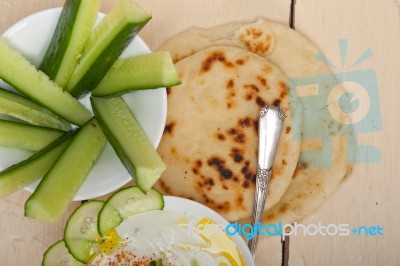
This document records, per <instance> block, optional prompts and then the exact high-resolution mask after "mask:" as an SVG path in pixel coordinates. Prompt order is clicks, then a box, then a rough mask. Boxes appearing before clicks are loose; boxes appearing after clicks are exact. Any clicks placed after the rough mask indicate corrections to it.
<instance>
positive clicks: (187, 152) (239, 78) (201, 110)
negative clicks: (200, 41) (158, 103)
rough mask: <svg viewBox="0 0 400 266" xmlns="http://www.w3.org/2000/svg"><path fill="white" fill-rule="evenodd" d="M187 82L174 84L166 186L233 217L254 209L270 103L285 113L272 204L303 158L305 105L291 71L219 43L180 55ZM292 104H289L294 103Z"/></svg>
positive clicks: (164, 153)
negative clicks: (291, 86) (290, 80)
mask: <svg viewBox="0 0 400 266" xmlns="http://www.w3.org/2000/svg"><path fill="white" fill-rule="evenodd" d="M176 69H177V71H178V73H179V75H180V78H181V80H182V84H181V85H179V86H176V87H173V88H171V89H169V90H168V115H167V122H166V127H165V132H164V136H163V138H162V140H161V143H160V146H159V148H158V152H159V154H160V155H161V157H162V158H163V160H164V162H165V163H166V165H167V170H166V171H165V172H164V174H163V175H162V177H161V179H160V181H159V182H158V184H157V186H156V187H157V188H158V189H160V190H161V191H162V192H164V193H165V194H172V195H178V196H182V197H186V198H191V199H194V200H196V201H198V202H201V203H203V204H205V205H208V206H209V207H211V208H213V209H214V210H216V211H218V212H219V213H220V214H222V215H223V216H224V217H225V218H226V219H227V220H229V221H236V220H238V219H241V218H245V217H248V216H249V215H251V212H252V206H253V200H254V188H255V180H256V169H257V156H258V114H259V111H260V110H261V108H263V107H264V106H266V105H271V106H272V105H273V106H279V107H281V108H282V109H283V110H284V112H285V113H286V115H287V118H286V120H285V123H284V126H283V133H282V135H281V140H282V141H281V142H280V145H279V147H278V151H277V155H276V160H275V164H274V171H273V175H272V177H271V181H270V188H271V189H270V190H269V192H268V202H267V206H266V208H268V207H271V206H273V205H274V204H275V203H276V202H278V201H279V199H280V198H281V197H282V195H283V193H284V192H285V191H286V189H287V187H288V185H289V183H290V181H291V179H292V175H293V173H294V170H295V168H296V165H297V161H298V157H299V153H300V141H299V140H296V139H295V138H294V137H293V136H292V130H291V127H296V128H298V127H300V119H301V109H300V105H299V103H298V102H296V101H290V105H289V97H290V95H288V88H287V78H286V77H285V76H284V75H283V73H282V72H281V71H280V70H279V69H278V68H277V67H276V66H275V65H273V64H272V63H270V62H268V61H267V60H265V59H264V58H262V57H260V56H258V55H256V54H253V53H250V52H247V51H245V50H243V49H239V48H235V47H228V46H213V47H210V48H206V49H203V50H200V51H198V52H197V53H195V54H193V55H191V56H189V57H187V58H185V59H183V60H181V61H179V62H178V63H177V64H176ZM289 109H291V110H289Z"/></svg>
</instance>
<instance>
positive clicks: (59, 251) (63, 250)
mask: <svg viewBox="0 0 400 266" xmlns="http://www.w3.org/2000/svg"><path fill="white" fill-rule="evenodd" d="M55 265H64V266H84V265H85V264H83V263H81V262H79V261H77V260H76V259H75V258H74V257H73V256H72V255H71V254H70V253H69V252H68V249H67V247H66V246H65V243H64V241H63V240H59V241H57V242H56V243H54V244H53V245H51V246H50V247H49V248H48V249H47V250H46V252H45V253H44V254H43V260H42V266H55Z"/></svg>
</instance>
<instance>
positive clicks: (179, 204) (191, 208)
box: [164, 196, 255, 266]
mask: <svg viewBox="0 0 400 266" xmlns="http://www.w3.org/2000/svg"><path fill="white" fill-rule="evenodd" d="M164 203H165V205H164V210H175V211H186V212H187V213H188V214H190V216H194V217H198V218H199V220H200V219H202V218H209V219H211V220H212V221H214V222H215V223H217V224H218V225H222V226H224V227H226V226H227V225H229V222H228V221H227V220H225V219H224V218H223V217H222V216H221V215H219V214H218V213H217V212H215V211H214V210H212V209H210V208H208V207H206V206H205V205H203V204H200V203H198V202H196V201H192V200H189V199H185V198H180V197H173V196H164ZM230 237H231V239H232V240H233V241H234V242H235V243H236V245H237V247H238V248H239V250H240V252H241V254H242V257H243V260H244V263H245V265H246V266H255V262H254V258H253V256H252V255H251V253H250V250H249V248H248V247H247V245H246V242H245V241H244V240H243V238H242V237H241V236H239V235H234V236H230Z"/></svg>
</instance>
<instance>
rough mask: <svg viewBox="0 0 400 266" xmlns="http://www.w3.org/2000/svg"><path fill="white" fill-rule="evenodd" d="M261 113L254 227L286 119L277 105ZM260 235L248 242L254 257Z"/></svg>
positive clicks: (258, 219)
mask: <svg viewBox="0 0 400 266" xmlns="http://www.w3.org/2000/svg"><path fill="white" fill-rule="evenodd" d="M259 115H260V117H259V123H258V135H259V140H258V166H257V177H256V190H255V193H254V205H253V215H252V220H251V224H252V225H253V228H254V226H255V225H257V224H258V223H259V222H261V220H262V217H263V214H264V206H265V200H266V194H267V191H268V185H269V180H270V178H271V175H272V166H273V164H274V159H275V154H276V151H277V149H278V143H279V139H280V136H281V132H282V127H283V122H284V121H285V113H284V112H283V110H282V109H280V108H278V107H275V106H265V107H264V108H262V109H261V111H260V114H259ZM258 236H259V235H258V234H255V235H254V236H253V238H252V239H250V241H249V242H248V247H249V248H250V251H251V254H252V255H253V257H254V258H255V254H256V250H257V242H258Z"/></svg>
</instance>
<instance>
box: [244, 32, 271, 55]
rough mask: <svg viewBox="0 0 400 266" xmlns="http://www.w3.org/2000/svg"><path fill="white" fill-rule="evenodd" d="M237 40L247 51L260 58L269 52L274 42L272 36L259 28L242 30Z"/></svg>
mask: <svg viewBox="0 0 400 266" xmlns="http://www.w3.org/2000/svg"><path fill="white" fill-rule="evenodd" d="M239 39H240V41H241V42H242V43H243V45H244V46H245V47H246V48H247V50H249V51H251V52H253V53H256V54H259V55H262V56H265V55H267V54H268V53H270V52H271V50H272V47H273V42H274V39H273V36H272V34H271V33H270V32H267V31H266V30H265V29H263V28H262V27H259V26H252V27H247V28H245V29H243V31H242V32H240V37H239Z"/></svg>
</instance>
